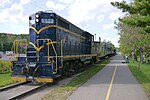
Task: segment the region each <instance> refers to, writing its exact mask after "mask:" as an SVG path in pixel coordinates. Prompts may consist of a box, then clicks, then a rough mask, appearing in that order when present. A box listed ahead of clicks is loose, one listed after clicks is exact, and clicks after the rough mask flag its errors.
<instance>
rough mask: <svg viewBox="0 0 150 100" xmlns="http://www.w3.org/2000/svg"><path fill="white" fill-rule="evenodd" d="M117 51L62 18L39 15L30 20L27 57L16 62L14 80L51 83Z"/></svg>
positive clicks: (39, 13)
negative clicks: (96, 40)
mask: <svg viewBox="0 0 150 100" xmlns="http://www.w3.org/2000/svg"><path fill="white" fill-rule="evenodd" d="M113 51H114V47H112V46H109V45H107V44H106V43H102V42H95V41H94V36H93V35H92V34H90V33H89V32H87V31H84V30H82V29H80V28H79V27H77V26H75V25H74V24H72V23H70V22H69V21H67V20H66V19H64V18H63V17H61V16H59V15H58V14H56V13H54V12H46V11H45V12H44V11H39V12H36V13H35V14H32V15H31V16H29V40H28V45H27V47H26V56H23V57H21V56H18V57H17V60H15V61H12V63H13V65H12V79H13V80H14V81H35V82H49V83H51V82H53V80H54V79H55V78H57V77H60V76H62V75H70V74H71V73H75V72H76V71H77V70H79V69H81V68H82V67H83V66H84V65H85V64H87V63H94V62H96V60H97V59H98V58H100V57H105V56H108V55H111V54H113Z"/></svg>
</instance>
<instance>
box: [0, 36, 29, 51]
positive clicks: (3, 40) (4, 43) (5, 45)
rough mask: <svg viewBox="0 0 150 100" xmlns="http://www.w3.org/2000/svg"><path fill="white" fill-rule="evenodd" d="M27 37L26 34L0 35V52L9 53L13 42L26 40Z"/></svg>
mask: <svg viewBox="0 0 150 100" xmlns="http://www.w3.org/2000/svg"><path fill="white" fill-rule="evenodd" d="M28 37H29V35H27V34H20V35H16V34H6V33H0V51H3V52H4V51H10V50H11V47H12V45H13V42H14V41H15V40H16V39H28Z"/></svg>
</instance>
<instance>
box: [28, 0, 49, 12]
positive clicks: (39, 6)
mask: <svg viewBox="0 0 150 100" xmlns="http://www.w3.org/2000/svg"><path fill="white" fill-rule="evenodd" d="M31 3H32V4H33V5H35V6H36V7H38V8H41V9H43V10H46V9H45V8H44V7H42V6H41V5H40V4H39V3H37V2H36V1H33V0H31Z"/></svg>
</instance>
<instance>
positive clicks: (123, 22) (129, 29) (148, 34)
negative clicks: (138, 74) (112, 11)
mask: <svg viewBox="0 0 150 100" xmlns="http://www.w3.org/2000/svg"><path fill="white" fill-rule="evenodd" d="M111 4H112V5H113V6H114V7H116V8H118V9H120V10H122V12H124V13H125V16H123V17H122V18H119V19H118V21H117V22H115V24H116V26H115V28H116V29H117V30H118V34H119V35H120V39H119V43H120V50H121V52H122V53H123V55H124V54H126V53H128V54H130V55H131V57H133V58H135V57H134V56H138V57H139V58H140V61H139V64H141V63H143V62H144V60H145V59H149V58H150V0H134V1H133V2H131V3H127V2H125V1H122V2H111Z"/></svg>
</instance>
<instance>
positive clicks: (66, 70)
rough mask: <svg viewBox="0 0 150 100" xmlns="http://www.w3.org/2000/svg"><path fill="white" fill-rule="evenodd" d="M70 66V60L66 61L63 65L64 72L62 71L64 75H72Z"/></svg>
mask: <svg viewBox="0 0 150 100" xmlns="http://www.w3.org/2000/svg"><path fill="white" fill-rule="evenodd" d="M69 66H70V63H69V62H64V67H63V72H62V74H63V75H64V76H69V75H70V72H69Z"/></svg>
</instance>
